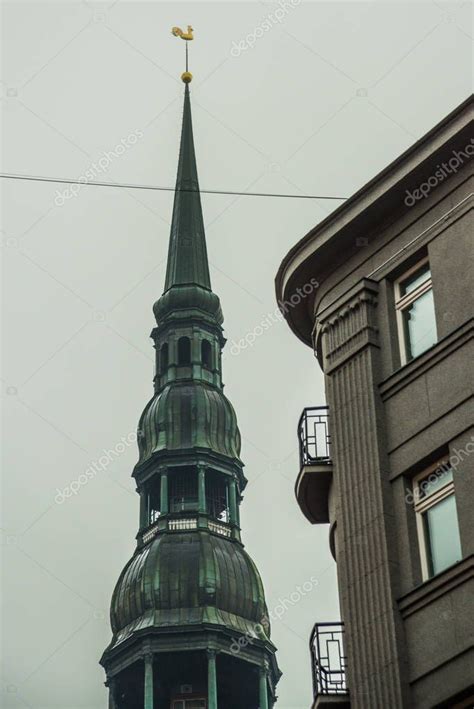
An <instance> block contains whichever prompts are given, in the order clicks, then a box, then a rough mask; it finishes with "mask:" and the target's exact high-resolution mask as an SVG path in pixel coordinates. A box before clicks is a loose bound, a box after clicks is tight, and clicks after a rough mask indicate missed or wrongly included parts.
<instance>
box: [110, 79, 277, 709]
mask: <svg viewBox="0 0 474 709" xmlns="http://www.w3.org/2000/svg"><path fill="white" fill-rule="evenodd" d="M182 78H183V81H184V82H185V95H184V111H183V124H182V134H181V146H180V155H179V163H178V175H177V181H176V191H175V199H174V207H173V218H172V225H171V235H170V242H169V251H168V264H167V271H166V282H165V288H164V292H163V295H162V296H161V297H160V298H159V299H158V301H157V302H156V303H155V305H154V308H153V310H154V314H155V318H156V323H157V326H156V327H155V328H154V330H153V332H152V333H151V337H152V339H153V342H154V347H155V349H156V374H155V378H154V384H155V391H154V395H153V397H152V398H151V400H150V401H149V403H148V404H147V405H146V407H145V410H144V412H143V414H142V417H141V419H140V423H139V427H138V444H139V461H138V463H137V465H136V467H135V469H134V471H133V476H134V478H135V481H136V485H137V492H138V494H139V498H140V518H139V528H138V533H137V536H136V548H135V551H134V554H133V556H132V558H131V559H130V561H129V562H128V563H127V564H126V566H125V568H124V570H123V571H122V573H121V575H120V577H119V580H118V582H117V585H116V587H115V590H114V593H113V597H112V604H111V624H112V631H113V637H112V641H111V643H110V645H109V646H108V647H107V649H106V650H105V652H104V654H103V656H102V659H101V664H102V665H103V667H104V668H105V671H106V675H107V682H106V684H107V686H108V688H109V707H110V709H217V707H219V709H269V708H271V707H272V706H273V704H274V702H275V700H276V694H275V688H276V684H277V682H278V679H279V677H280V671H279V669H278V666H277V662H276V658H275V650H276V648H275V646H274V645H273V644H272V642H271V640H270V626H269V622H268V612H267V608H266V604H265V597H264V590H263V586H262V581H261V579H260V576H259V573H258V570H257V568H256V566H255V564H254V563H253V561H252V560H251V558H250V556H249V555H248V554H247V552H246V551H245V549H244V547H243V544H242V542H241V537H240V516H239V506H240V502H241V499H242V493H243V490H244V488H245V485H246V478H245V476H244V473H243V463H242V461H241V459H240V433H239V429H238V426H237V419H236V415H235V412H234V409H233V407H232V405H231V403H230V401H229V400H228V399H227V397H226V396H225V394H224V391H223V388H224V385H223V382H222V359H221V354H222V348H223V347H224V344H225V338H224V336H223V330H222V322H223V317H222V311H221V306H220V302H219V298H218V297H217V295H216V294H215V293H213V291H212V289H211V281H210V276H209V265H208V258H207V251H206V241H205V234H204V223H203V216H202V209H201V200H200V194H199V184H198V176H197V167H196V158H195V152H194V140H193V130H192V121H191V103H190V91H189V82H190V80H191V75H190V74H189V73H188V72H186V73H185V74H183V77H182ZM242 639H243V641H242Z"/></svg>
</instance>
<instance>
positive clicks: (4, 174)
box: [0, 172, 347, 200]
mask: <svg viewBox="0 0 474 709" xmlns="http://www.w3.org/2000/svg"><path fill="white" fill-rule="evenodd" d="M0 177H2V178H3V179H6V180H26V181H29V182H52V183H55V184H66V185H82V186H84V187H119V188H121V189H130V190H154V191H159V192H174V191H175V188H174V187H158V186H156V185H134V184H127V183H119V182H84V181H81V180H73V179H69V178H67V177H45V176H42V175H36V176H35V175H18V174H14V173H7V172H1V173H0ZM179 191H180V192H194V191H195V190H192V189H189V190H187V189H183V188H181V189H180V190H179ZM199 191H200V192H201V193H202V194H218V195H235V196H238V197H282V198H284V199H336V200H345V199H347V197H335V196H333V195H331V196H328V195H311V194H277V193H269V192H232V191H231V190H201V189H200V190H199Z"/></svg>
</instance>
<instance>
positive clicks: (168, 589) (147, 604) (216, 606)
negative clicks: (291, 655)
mask: <svg viewBox="0 0 474 709" xmlns="http://www.w3.org/2000/svg"><path fill="white" fill-rule="evenodd" d="M262 621H263V624H264V625H267V624H268V619H267V608H266V605H265V597H264V591H263V586H262V582H261V579H260V576H259V573H258V571H257V569H256V567H255V564H254V563H253V561H252V560H251V558H250V557H249V555H248V554H247V553H246V551H245V550H244V549H243V547H242V546H241V545H240V544H237V543H233V542H230V541H229V540H228V539H225V538H220V537H218V536H215V535H212V534H209V533H208V532H207V531H206V532H200V531H195V532H186V533H181V534H180V533H173V534H163V535H160V536H158V537H156V538H155V539H154V540H153V542H151V543H150V544H149V545H148V546H146V547H145V548H143V549H141V550H139V551H137V552H136V554H135V555H134V556H133V557H132V559H131V560H130V561H129V562H128V564H127V565H126V567H125V569H124V570H123V572H122V574H121V576H120V578H119V581H118V583H117V586H116V587H115V591H114V593H113V596H112V605H111V622H112V630H113V632H114V640H113V645H116V644H118V643H120V642H122V641H123V640H125V639H126V638H128V637H129V636H130V635H132V634H133V633H135V632H137V631H138V630H143V629H145V628H148V629H150V628H152V627H159V628H169V629H170V628H173V627H177V626H180V627H182V626H188V625H191V626H192V625H199V624H203V623H205V624H211V625H216V626H225V627H227V628H230V629H233V630H235V631H237V632H240V633H246V632H255V626H256V625H258V624H260V623H262ZM267 627H268V625H267ZM267 633H268V634H267V635H266V636H264V635H263V634H261V635H260V637H261V638H262V639H263V640H265V639H269V635H270V631H269V629H268V631H267Z"/></svg>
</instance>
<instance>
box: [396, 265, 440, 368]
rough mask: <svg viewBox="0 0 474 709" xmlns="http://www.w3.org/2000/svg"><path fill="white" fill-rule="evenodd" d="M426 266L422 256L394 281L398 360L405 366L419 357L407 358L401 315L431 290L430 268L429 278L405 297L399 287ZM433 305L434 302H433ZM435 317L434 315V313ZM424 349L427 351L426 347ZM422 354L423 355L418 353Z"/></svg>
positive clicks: (405, 336) (405, 338) (405, 334)
mask: <svg viewBox="0 0 474 709" xmlns="http://www.w3.org/2000/svg"><path fill="white" fill-rule="evenodd" d="M426 264H427V265H428V267H430V261H429V257H428V256H424V257H423V258H422V259H421V260H420V261H417V262H416V263H415V264H414V265H413V266H412V267H411V268H409V269H408V270H406V271H404V272H403V273H402V274H401V276H399V277H398V278H397V279H396V280H395V281H394V291H395V292H394V295H395V312H396V317H397V330H398V342H399V350H400V358H401V364H402V365H405V364H408V362H411V361H412V360H413V359H416V357H419V356H420V355H412V356H409V353H408V344H409V341H408V338H407V333H406V330H405V322H404V319H403V313H404V311H405V310H406V309H407V308H408V307H409V306H410V305H412V303H414V302H415V301H416V300H418V299H419V298H420V297H421V296H422V295H424V294H425V293H427V292H428V291H430V290H431V291H432V290H433V277H432V274H431V268H429V274H430V275H429V276H428V278H427V279H426V281H423V283H421V284H420V285H419V286H418V287H417V288H415V289H414V290H412V291H411V293H407V294H405V295H402V294H401V287H402V283H403V282H404V281H406V280H407V278H409V277H410V276H411V275H412V274H414V273H416V271H419V270H420V269H421V268H422V267H423V266H424V265H426ZM433 304H434V302H433ZM434 315H436V313H434ZM435 328H436V317H435ZM436 335H437V330H436ZM426 349H429V347H427V348H426ZM420 354H423V353H420Z"/></svg>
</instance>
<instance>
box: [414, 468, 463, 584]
mask: <svg viewBox="0 0 474 709" xmlns="http://www.w3.org/2000/svg"><path fill="white" fill-rule="evenodd" d="M413 492H414V500H415V514H416V523H417V528H418V540H419V543H420V552H421V565H422V571H423V578H424V579H428V578H431V577H432V576H436V574H439V573H441V571H444V569H447V568H448V566H451V565H452V564H455V563H456V562H457V561H460V560H461V559H462V552H461V541H460V538H459V526H458V517H457V512H456V498H455V495H454V482H453V471H452V469H451V467H450V466H449V463H448V461H447V460H445V461H438V463H436V464H435V465H433V466H431V468H429V469H428V470H425V471H424V472H423V473H422V474H421V475H419V476H418V477H417V478H415V480H414V483H413Z"/></svg>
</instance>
